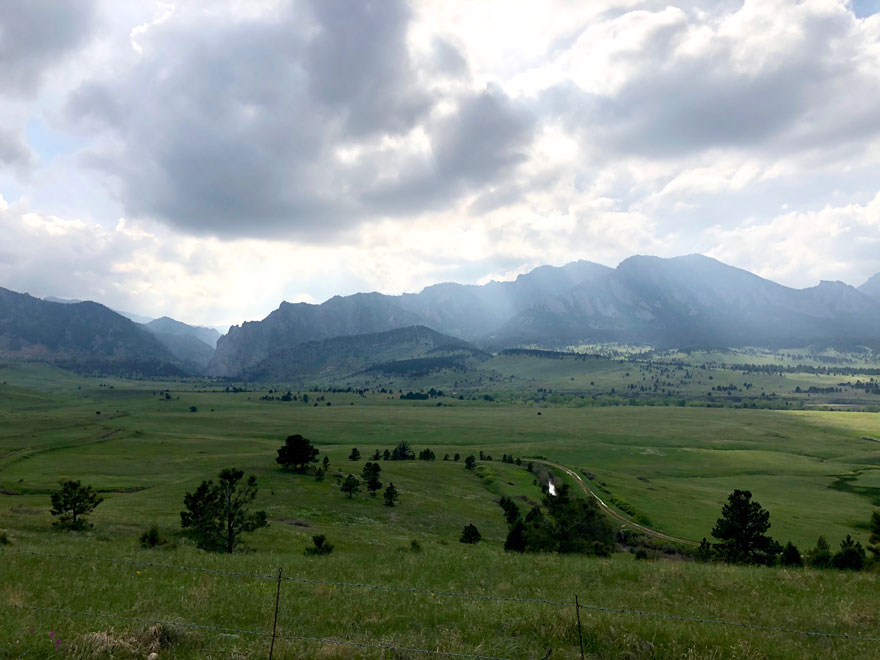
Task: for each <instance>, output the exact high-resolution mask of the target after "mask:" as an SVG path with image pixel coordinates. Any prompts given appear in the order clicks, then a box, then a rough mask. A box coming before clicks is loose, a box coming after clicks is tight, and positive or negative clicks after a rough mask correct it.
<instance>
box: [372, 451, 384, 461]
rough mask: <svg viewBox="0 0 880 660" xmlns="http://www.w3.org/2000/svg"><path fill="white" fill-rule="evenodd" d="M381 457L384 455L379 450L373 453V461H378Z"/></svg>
mask: <svg viewBox="0 0 880 660" xmlns="http://www.w3.org/2000/svg"><path fill="white" fill-rule="evenodd" d="M381 457H382V455H381V453H380V452H379V450H378V449H377V450H376V451H374V452H373V456H372V460H374V461H378V460H379V459H380V458H381Z"/></svg>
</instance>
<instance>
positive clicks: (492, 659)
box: [4, 603, 510, 660]
mask: <svg viewBox="0 0 880 660" xmlns="http://www.w3.org/2000/svg"><path fill="white" fill-rule="evenodd" d="M4 605H6V606H7V607H11V608H14V609H19V610H30V611H33V612H51V613H54V614H73V615H76V616H87V617H93V618H98V619H114V620H118V621H134V622H137V623H146V624H152V625H163V626H177V627H179V628H191V629H195V630H209V631H213V632H222V633H225V634H230V633H238V634H241V635H251V636H252V637H272V636H273V635H272V633H268V632H261V631H257V630H245V629H241V628H227V627H224V626H211V625H205V624H200V623H190V622H188V621H165V620H161V619H148V618H145V617H138V616H125V615H122V614H108V613H104V612H88V611H83V610H71V609H66V608H62V607H35V606H32V605H19V604H16V603H4ZM274 637H275V639H276V640H280V641H297V642H314V643H321V644H333V645H338V646H357V647H359V648H371V649H384V650H388V651H405V652H408V653H421V654H422V655H435V656H444V657H449V658H473V659H474V660H510V658H502V657H500V656H494V655H480V654H476V653H459V652H456V651H436V650H433V649H420V648H415V647H408V646H397V645H396V644H381V643H377V642H359V641H355V640H351V639H339V638H337V637H308V636H305V635H275V636H274Z"/></svg>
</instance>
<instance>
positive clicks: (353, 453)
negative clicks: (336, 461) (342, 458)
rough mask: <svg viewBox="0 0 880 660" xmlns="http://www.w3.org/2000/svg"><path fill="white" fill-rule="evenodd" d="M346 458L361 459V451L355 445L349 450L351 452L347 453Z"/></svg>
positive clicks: (351, 459)
mask: <svg viewBox="0 0 880 660" xmlns="http://www.w3.org/2000/svg"><path fill="white" fill-rule="evenodd" d="M348 460H350V461H359V460H361V453H360V452H359V451H358V448H357V447H355V448H353V449H352V450H351V453H350V454H349V455H348Z"/></svg>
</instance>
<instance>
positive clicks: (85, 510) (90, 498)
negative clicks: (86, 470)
mask: <svg viewBox="0 0 880 660" xmlns="http://www.w3.org/2000/svg"><path fill="white" fill-rule="evenodd" d="M50 500H51V502H52V511H51V513H52V515H53V516H56V517H57V518H58V520H56V521H55V522H54V523H52V525H54V526H55V527H58V528H59V529H70V530H75V531H80V530H83V529H86V528H88V527H91V526H92V525H91V524H90V523H89V522H88V521H87V520H86V518H85V516H87V515H88V514H90V513H91V512H92V511H94V510H95V508H96V507H97V506H98V505H99V504H100V503H101V502H103V501H104V498H103V497H100V496H99V495H98V494H97V493H95V491H94V490H93V489H92V487H91V486H83V485H82V483H81V482H79V481H62V482H61V490H59V491H58V492H55V493H52V495H51V496H50Z"/></svg>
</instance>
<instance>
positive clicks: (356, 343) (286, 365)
mask: <svg viewBox="0 0 880 660" xmlns="http://www.w3.org/2000/svg"><path fill="white" fill-rule="evenodd" d="M488 358H489V355H488V354H486V353H484V352H483V351H481V350H479V349H478V348H476V347H475V346H473V345H471V344H468V343H467V342H465V341H462V340H461V339H456V338H454V337H449V336H447V335H442V334H440V333H439V332H435V331H434V330H431V329H430V328H426V327H425V326H410V327H406V328H398V329H396V330H389V331H387V332H380V333H371V334H362V335H351V336H344V337H334V338H332V339H324V340H320V341H311V342H305V343H303V344H299V345H297V346H295V347H293V348H288V349H284V350H282V351H277V352H274V353H272V354H270V355H269V357H268V358H266V359H265V360H263V361H262V362H259V363H258V364H256V365H254V366H253V367H251V368H250V369H248V370H247V371H245V372H244V374H243V378H244V379H245V380H252V381H261V380H262V381H266V380H282V381H288V382H307V381H308V382H321V381H338V380H339V379H342V378H346V377H348V376H352V375H354V374H356V373H359V372H364V371H376V372H386V373H406V371H407V369H410V370H412V369H415V370H418V371H420V372H430V371H433V370H439V369H448V368H457V369H461V368H466V366H467V365H468V364H471V363H473V362H474V361H475V360H482V359H488Z"/></svg>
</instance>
